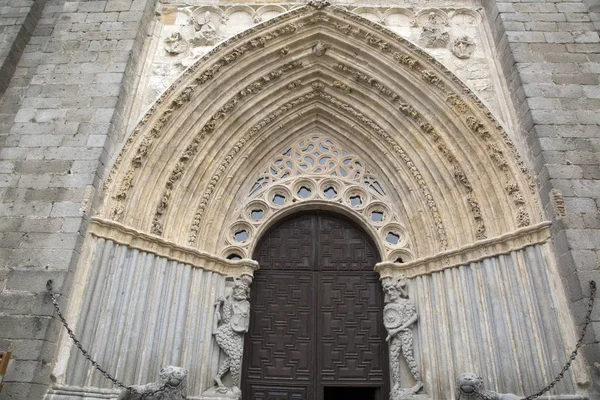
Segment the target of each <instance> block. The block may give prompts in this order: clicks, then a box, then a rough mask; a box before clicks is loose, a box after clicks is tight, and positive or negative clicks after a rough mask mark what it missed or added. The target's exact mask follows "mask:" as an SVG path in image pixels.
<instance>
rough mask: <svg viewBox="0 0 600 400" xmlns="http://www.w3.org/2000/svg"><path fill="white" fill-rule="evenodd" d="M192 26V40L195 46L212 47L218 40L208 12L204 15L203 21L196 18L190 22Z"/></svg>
mask: <svg viewBox="0 0 600 400" xmlns="http://www.w3.org/2000/svg"><path fill="white" fill-rule="evenodd" d="M192 22H193V24H194V30H195V31H196V32H195V34H194V39H192V41H193V44H194V45H195V46H212V45H213V44H215V43H216V41H217V40H218V39H219V35H218V34H217V28H216V26H215V24H214V22H213V21H212V18H211V14H210V11H207V12H205V13H204V19H203V20H202V21H199V20H198V18H197V17H195V18H193V20H192Z"/></svg>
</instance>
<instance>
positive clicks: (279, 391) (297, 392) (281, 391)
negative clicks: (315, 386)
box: [249, 385, 310, 400]
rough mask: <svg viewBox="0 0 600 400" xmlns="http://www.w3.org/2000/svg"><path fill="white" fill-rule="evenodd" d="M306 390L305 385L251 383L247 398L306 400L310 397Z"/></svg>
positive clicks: (253, 399) (256, 399)
mask: <svg viewBox="0 0 600 400" xmlns="http://www.w3.org/2000/svg"><path fill="white" fill-rule="evenodd" d="M308 392H309V390H307V387H293V386H292V387H290V386H285V387H284V386H263V385H252V386H251V387H250V397H249V398H250V399H252V400H307V399H309V398H310V396H309V395H308Z"/></svg>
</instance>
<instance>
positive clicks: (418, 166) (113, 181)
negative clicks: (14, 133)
mask: <svg viewBox="0 0 600 400" xmlns="http://www.w3.org/2000/svg"><path fill="white" fill-rule="evenodd" d="M300 127H301V128H300ZM311 129H312V130H313V131H314V133H318V132H320V131H323V130H327V131H332V132H337V133H338V135H340V136H342V137H344V136H345V138H346V139H347V140H349V141H351V142H352V143H353V144H354V145H356V146H358V147H361V148H363V149H368V151H369V152H371V154H377V157H376V164H377V167H378V168H379V169H380V170H381V171H382V172H383V171H384V173H385V175H386V179H387V180H388V181H389V184H390V186H393V187H394V188H395V193H397V195H398V197H397V198H396V200H400V199H402V200H400V201H401V202H403V203H404V205H406V207H409V208H410V209H409V210H407V211H406V213H407V214H409V215H411V218H414V216H416V215H419V216H420V218H419V219H420V221H419V222H418V223H416V224H415V223H414V222H413V223H412V225H413V226H412V228H411V229H410V232H409V234H410V235H411V237H413V238H414V240H415V241H417V242H419V243H421V245H422V247H420V250H419V251H418V252H417V254H416V258H422V257H426V256H431V255H433V254H436V253H438V252H440V251H444V250H449V249H453V248H459V247H461V246H464V245H467V244H471V243H473V242H476V241H478V240H482V239H485V238H493V237H497V236H500V235H502V234H505V233H508V232H513V231H516V230H518V229H519V228H524V227H528V226H531V225H536V224H538V223H540V222H541V213H540V210H539V208H538V205H537V199H536V196H535V194H534V193H533V192H532V188H533V186H532V180H531V176H530V175H529V174H528V172H527V170H526V168H525V166H524V163H523V161H522V160H521V159H520V157H519V155H518V154H517V152H516V149H515V147H514V146H513V144H512V143H511V141H510V139H509V138H508V135H507V134H506V132H505V131H504V130H503V129H502V127H501V126H500V124H499V123H498V122H497V121H496V120H495V119H494V118H493V117H492V115H491V113H490V112H489V111H488V110H487V109H486V108H485V107H484V106H483V105H482V103H481V102H480V101H478V100H477V98H476V97H475V96H474V95H473V94H472V93H471V92H470V91H469V90H468V89H467V88H466V87H465V86H464V85H463V84H462V83H461V82H460V81H459V80H458V79H457V78H456V77H455V76H454V75H452V74H451V73H450V72H449V71H448V70H446V69H445V68H444V67H443V66H441V65H440V64H439V63H438V62H436V61H435V60H433V59H432V58H431V57H430V56H428V55H427V54H426V53H424V52H423V51H421V50H419V49H418V48H417V47H416V46H415V45H413V44H411V43H409V42H407V41H406V40H404V39H401V38H400V37H398V36H396V35H394V34H393V33H391V32H389V31H387V30H386V29H384V28H383V27H381V26H380V25H377V24H374V23H372V22H370V21H368V20H366V19H363V18H361V17H358V16H357V15H355V14H352V13H350V12H347V11H344V10H342V9H338V8H325V9H315V8H313V7H310V6H305V7H300V8H297V9H295V10H293V11H291V12H289V13H286V14H283V15H281V16H279V17H277V18H274V19H271V20H269V21H267V22H265V23H263V24H261V25H259V26H257V27H255V28H253V29H250V30H249V31H246V32H244V33H242V34H239V35H237V36H235V37H233V38H231V39H229V40H228V41H226V42H224V43H222V44H221V45H220V46H218V47H217V48H215V49H214V50H213V51H212V52H211V53H210V54H209V55H207V56H205V57H204V58H203V59H202V60H200V61H199V62H198V63H196V64H195V65H194V66H192V67H191V68H189V69H188V70H187V71H186V72H184V74H183V75H182V76H181V77H180V78H179V79H178V80H177V81H176V82H175V83H174V85H173V86H172V87H170V88H169V89H168V90H167V91H166V92H165V93H164V94H163V95H162V96H161V97H160V98H159V99H158V100H157V102H156V104H155V105H154V106H153V107H152V108H151V109H150V110H149V112H148V113H147V114H146V115H145V116H144V117H143V118H142V120H141V122H140V123H139V124H138V126H137V127H136V128H135V129H134V131H133V132H132V134H131V136H130V137H129V138H128V139H127V142H126V144H125V147H124V148H123V150H122V152H121V154H120V155H119V157H118V158H117V160H116V162H115V165H114V166H113V168H112V170H111V172H110V174H109V176H108V178H107V180H106V184H105V189H106V197H105V202H104V207H103V210H102V212H101V216H102V217H103V218H107V219H109V220H114V221H117V222H120V223H123V224H124V225H126V226H130V227H133V228H135V229H139V230H141V231H144V232H149V233H152V234H155V235H159V236H162V237H165V238H166V239H169V240H172V241H174V242H177V243H181V244H186V245H189V246H192V247H195V248H199V249H200V250H204V251H209V252H212V253H219V252H220V250H222V249H217V248H215V246H216V243H214V241H212V242H211V240H210V239H206V237H207V236H208V232H209V231H213V232H214V231H215V230H216V231H219V232H220V231H221V230H222V229H223V224H224V223H225V221H224V215H225V214H226V213H227V212H231V208H232V207H234V206H233V204H235V203H236V202H238V203H239V199H240V197H241V196H243V195H242V194H240V193H238V191H237V188H238V187H239V186H242V185H243V183H244V181H243V179H245V177H246V176H247V175H248V172H249V171H252V168H253V164H252V161H253V160H256V159H259V160H260V159H262V158H263V157H267V156H268V153H267V152H266V151H265V149H267V148H271V150H270V151H271V153H273V152H274V151H276V150H275V148H276V147H275V146H276V144H277V142H278V141H279V140H280V138H281V137H286V135H294V134H298V133H299V132H303V133H305V134H309V132H310V130H311ZM292 132H293V133H292ZM408 204H410V206H408ZM133 205H134V206H133ZM177 205H185V207H178V206H177ZM406 223H409V222H408V221H406Z"/></svg>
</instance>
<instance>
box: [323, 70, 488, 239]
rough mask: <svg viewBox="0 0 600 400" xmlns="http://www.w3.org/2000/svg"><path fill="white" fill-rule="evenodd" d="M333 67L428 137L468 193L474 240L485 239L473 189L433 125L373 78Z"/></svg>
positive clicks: (354, 71)
mask: <svg viewBox="0 0 600 400" xmlns="http://www.w3.org/2000/svg"><path fill="white" fill-rule="evenodd" d="M335 67H336V68H337V69H339V70H340V71H342V72H344V73H347V74H349V75H350V76H352V77H353V78H354V80H356V81H358V82H360V83H363V84H365V85H369V86H372V87H374V88H376V89H377V90H378V91H379V92H380V93H382V94H383V95H384V96H386V97H388V98H390V99H391V100H392V101H393V102H395V103H397V107H398V111H400V112H401V113H403V114H404V115H406V116H407V117H409V118H411V119H413V120H414V121H415V123H416V124H417V126H419V128H420V130H421V131H422V132H423V134H425V135H427V136H430V137H431V138H432V139H433V141H434V143H436V146H435V147H434V148H435V149H436V150H437V151H438V152H439V153H440V155H441V156H442V157H443V158H446V160H447V161H448V163H449V164H450V165H451V168H452V170H453V175H454V177H455V178H456V179H457V181H458V183H459V185H461V186H463V187H464V189H465V190H466V192H467V193H468V195H467V199H466V200H467V203H468V204H469V208H470V210H471V213H472V214H473V218H474V220H475V221H476V223H477V232H476V235H475V236H476V238H477V239H485V238H486V227H485V223H484V221H483V217H482V215H481V212H480V209H479V203H478V202H477V200H475V197H474V194H473V187H472V186H471V183H470V182H469V179H468V178H467V175H466V173H465V172H464V170H463V168H462V167H461V166H460V163H459V161H458V158H457V157H456V156H455V155H454V154H453V152H452V151H451V150H450V149H449V148H448V146H447V145H446V143H445V141H444V139H443V138H442V137H441V136H440V135H439V134H438V133H437V132H436V130H435V128H434V127H433V125H432V124H431V123H430V122H429V121H427V120H426V119H425V118H424V117H423V116H422V115H421V114H420V113H419V112H418V111H417V110H416V109H415V108H414V107H413V106H411V105H410V104H408V103H407V102H406V100H405V99H403V98H402V96H400V95H399V94H397V93H395V92H394V91H393V90H391V89H390V88H388V87H386V86H385V85H383V84H382V83H381V82H379V81H378V80H377V79H375V78H374V77H373V76H370V75H369V74H366V73H363V72H360V71H358V70H357V69H355V68H353V67H351V66H349V65H346V64H344V63H338V64H336V65H335ZM338 87H339V85H338Z"/></svg>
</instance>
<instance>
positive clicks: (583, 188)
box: [573, 154, 600, 199]
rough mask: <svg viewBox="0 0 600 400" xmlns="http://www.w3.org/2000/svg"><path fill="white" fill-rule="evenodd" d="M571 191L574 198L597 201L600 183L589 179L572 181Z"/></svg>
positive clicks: (599, 196)
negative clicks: (587, 198)
mask: <svg viewBox="0 0 600 400" xmlns="http://www.w3.org/2000/svg"><path fill="white" fill-rule="evenodd" d="M596 156H597V154H596ZM573 191H574V193H575V195H576V196H580V197H589V198H594V199H598V198H600V181H599V180H590V179H581V180H573Z"/></svg>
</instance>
